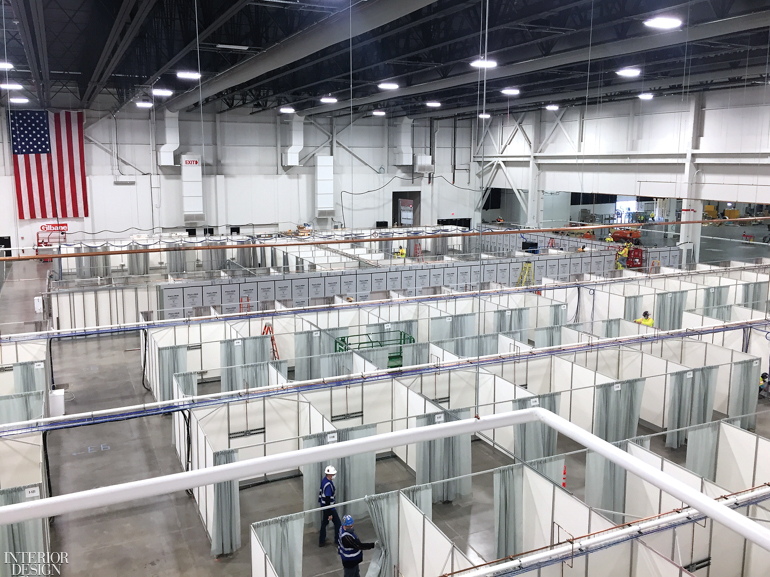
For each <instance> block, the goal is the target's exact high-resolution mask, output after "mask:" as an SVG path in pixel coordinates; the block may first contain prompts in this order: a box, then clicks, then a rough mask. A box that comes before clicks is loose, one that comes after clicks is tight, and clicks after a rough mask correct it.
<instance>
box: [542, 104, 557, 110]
mask: <svg viewBox="0 0 770 577" xmlns="http://www.w3.org/2000/svg"><path fill="white" fill-rule="evenodd" d="M545 109H546V110H550V111H551V112H554V111H556V110H559V105H558V104H549V105H548V106H546V107H545Z"/></svg>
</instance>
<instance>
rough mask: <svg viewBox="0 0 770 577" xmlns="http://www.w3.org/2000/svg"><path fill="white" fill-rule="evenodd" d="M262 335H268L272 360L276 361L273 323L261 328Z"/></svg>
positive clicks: (276, 353) (276, 346) (276, 347)
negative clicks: (271, 349) (271, 348)
mask: <svg viewBox="0 0 770 577" xmlns="http://www.w3.org/2000/svg"><path fill="white" fill-rule="evenodd" d="M262 334H263V335H270V343H271V344H272V347H273V360H274V361H277V360H279V357H278V345H276V344H275V334H274V333H273V325H265V328H263V329H262Z"/></svg>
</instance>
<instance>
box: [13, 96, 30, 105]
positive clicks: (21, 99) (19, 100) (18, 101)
mask: <svg viewBox="0 0 770 577" xmlns="http://www.w3.org/2000/svg"><path fill="white" fill-rule="evenodd" d="M8 100H10V101H11V102H13V103H14V104H26V103H27V102H29V98H24V97H23V96H16V97H14V98H9V99H8Z"/></svg>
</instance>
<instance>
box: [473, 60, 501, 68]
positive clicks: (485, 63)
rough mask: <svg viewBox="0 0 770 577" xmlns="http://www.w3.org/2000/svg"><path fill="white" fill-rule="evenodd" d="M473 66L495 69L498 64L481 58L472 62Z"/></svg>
mask: <svg viewBox="0 0 770 577" xmlns="http://www.w3.org/2000/svg"><path fill="white" fill-rule="evenodd" d="M471 66H473V67H474V68H494V67H495V66H497V62H495V61H494V60H487V59H486V58H479V59H477V60H474V61H473V62H471Z"/></svg>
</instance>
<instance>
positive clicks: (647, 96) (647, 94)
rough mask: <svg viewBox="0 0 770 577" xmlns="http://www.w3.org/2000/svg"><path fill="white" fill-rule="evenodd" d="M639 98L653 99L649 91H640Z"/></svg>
mask: <svg viewBox="0 0 770 577" xmlns="http://www.w3.org/2000/svg"><path fill="white" fill-rule="evenodd" d="M639 98H640V99H641V100H652V99H653V95H652V94H650V93H649V92H642V93H641V94H640V95H639Z"/></svg>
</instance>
